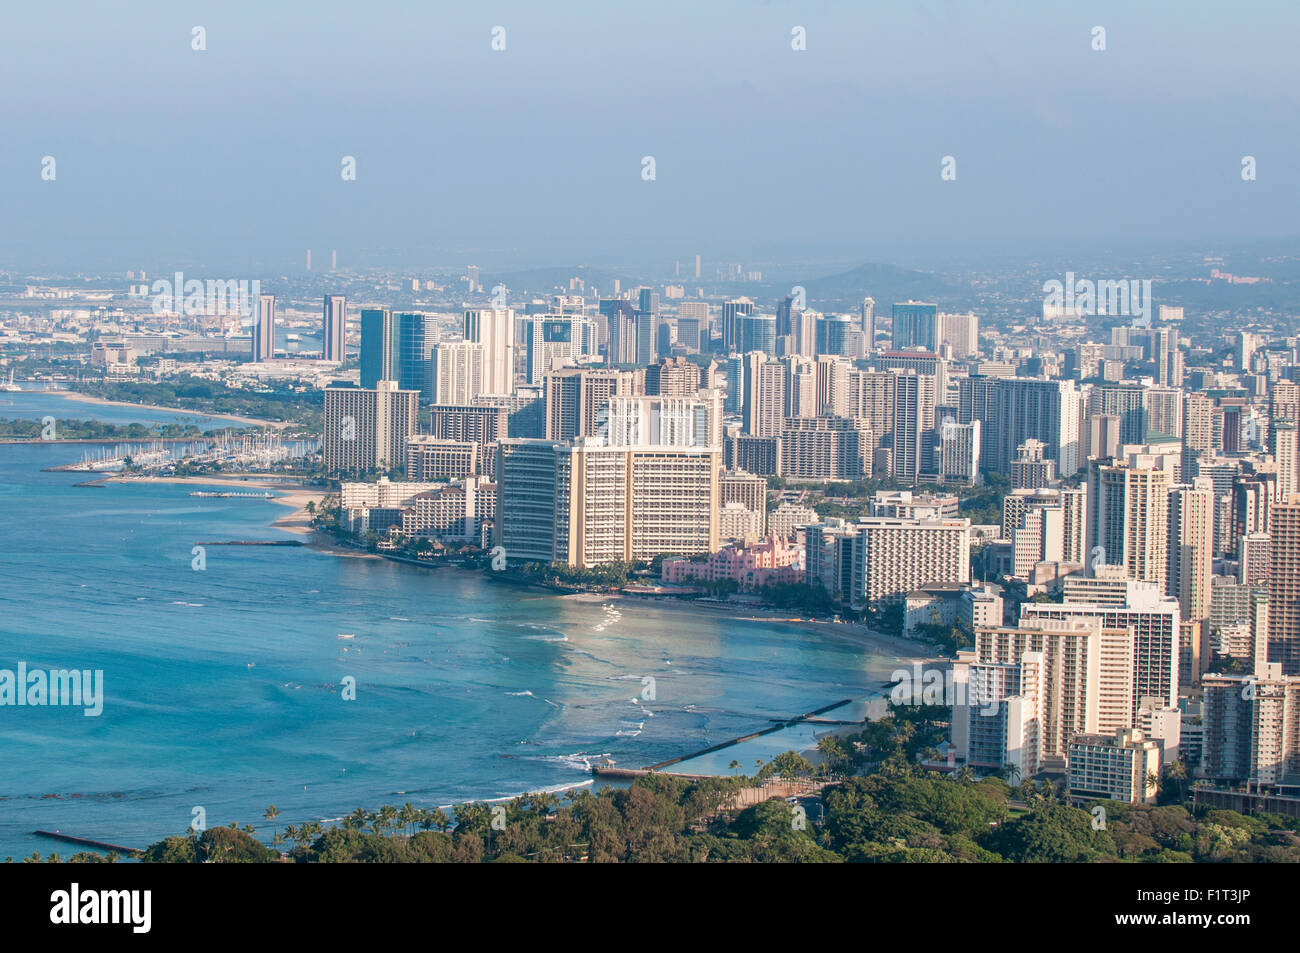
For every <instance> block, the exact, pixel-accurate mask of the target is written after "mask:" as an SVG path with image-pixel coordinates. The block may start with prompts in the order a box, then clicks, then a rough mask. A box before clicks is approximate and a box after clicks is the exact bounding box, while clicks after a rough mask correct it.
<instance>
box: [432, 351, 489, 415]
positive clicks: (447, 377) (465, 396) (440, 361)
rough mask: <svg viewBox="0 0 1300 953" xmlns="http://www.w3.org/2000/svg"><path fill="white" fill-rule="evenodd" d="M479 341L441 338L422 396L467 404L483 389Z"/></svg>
mask: <svg viewBox="0 0 1300 953" xmlns="http://www.w3.org/2000/svg"><path fill="white" fill-rule="evenodd" d="M484 350H485V349H484V347H483V345H482V344H476V343H475V342H473V341H443V342H442V343H440V344H437V345H435V346H434V349H433V356H432V359H431V360H430V361H429V375H428V380H427V381H426V386H425V387H424V389H423V390H424V399H425V400H426V401H429V402H430V403H434V404H455V405H461V406H463V405H466V404H470V403H472V402H473V400H474V398H475V397H477V396H478V395H479V394H481V393H482V392H483V376H484V365H485V364H486V360H485V356H484Z"/></svg>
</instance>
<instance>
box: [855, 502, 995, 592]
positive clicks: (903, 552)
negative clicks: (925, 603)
mask: <svg viewBox="0 0 1300 953" xmlns="http://www.w3.org/2000/svg"><path fill="white" fill-rule="evenodd" d="M853 529H854V531H855V532H856V534H857V536H856V538H855V540H854V545H853V577H854V578H853V589H854V591H853V602H854V604H856V605H863V604H872V603H877V602H884V603H889V602H901V601H902V599H903V597H904V596H905V595H906V594H907V593H908V592H910V591H911V590H913V589H918V588H920V587H921V586H925V585H930V584H931V583H936V582H939V583H942V582H960V583H967V582H970V520H968V519H890V518H888V517H877V516H869V517H864V518H863V519H860V520H859V521H858V522H857V523H855V524H853Z"/></svg>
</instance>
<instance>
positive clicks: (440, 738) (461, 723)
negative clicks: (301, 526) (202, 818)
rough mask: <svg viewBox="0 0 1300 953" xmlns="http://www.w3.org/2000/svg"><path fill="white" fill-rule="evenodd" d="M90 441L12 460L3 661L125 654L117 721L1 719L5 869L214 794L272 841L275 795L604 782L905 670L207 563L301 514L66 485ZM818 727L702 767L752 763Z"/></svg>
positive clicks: (325, 801)
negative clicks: (609, 765) (603, 763)
mask: <svg viewBox="0 0 1300 953" xmlns="http://www.w3.org/2000/svg"><path fill="white" fill-rule="evenodd" d="M6 400H10V401H11V402H12V403H13V404H14V405H18V406H17V410H25V409H29V408H27V407H26V405H27V404H28V402H29V401H30V403H31V404H32V405H36V404H39V405H40V407H39V408H38V410H37V411H36V412H35V415H36V416H41V415H43V414H44V413H47V412H48V413H55V415H56V416H64V417H90V416H92V415H93V416H96V417H99V418H100V419H106V420H110V421H111V422H116V423H126V422H130V421H133V420H140V421H148V420H167V419H172V417H171V416H169V415H167V414H164V413H161V412H147V413H142V412H141V411H138V410H134V409H131V408H108V407H95V406H94V405H89V404H74V405H73V406H71V407H62V406H61V405H62V404H64V403H71V402H68V401H66V398H59V397H57V396H56V395H48V394H47V395H12V394H4V395H0V416H11V417H14V416H19V414H18V413H17V412H16V410H15V407H14V406H10V407H9V408H6V407H5V406H3V404H4V402H5V401H6ZM48 408H53V409H48ZM175 416H177V417H183V416H185V415H183V414H181V415H175ZM83 451H84V447H82V446H67V447H60V446H57V445H54V446H51V445H23V446H3V447H0V526H3V528H4V529H3V535H2V536H0V668H4V669H14V668H16V666H17V663H18V662H20V661H23V662H26V663H27V665H28V668H29V670H30V669H36V668H43V669H61V668H77V669H102V670H103V673H104V695H105V698H104V707H103V713H102V714H101V715H100V716H99V717H86V716H85V715H84V714H83V712H82V710H81V709H79V708H59V707H43V708H42V707H0V858H3V857H4V856H7V855H12V856H14V857H18V856H21V855H23V854H30V853H31V852H32V851H33V850H39V851H41V852H42V853H49V852H52V851H55V850H57V851H59V852H60V853H63V854H66V853H69V852H70V851H69V848H68V845H60V844H56V843H55V842H53V841H50V840H47V839H44V838H38V837H35V836H33V832H34V831H35V830H37V829H48V830H60V831H63V832H64V833H69V834H75V835H78V836H84V837H91V838H95V839H100V840H106V841H110V842H113V843H120V844H125V845H129V846H143V845H146V844H149V843H151V842H153V841H156V840H158V839H160V838H161V837H163V836H165V835H167V834H171V833H180V832H182V831H184V830H185V829H186V828H187V827H188V825H189V824H190V821H191V818H192V817H193V811H194V809H195V808H197V807H201V808H203V810H204V812H205V814H206V820H207V824H208V826H213V825H217V824H227V823H229V822H231V821H238V822H239V823H240V824H245V823H251V824H254V825H256V826H257V828H258V831H259V833H264V834H266V835H267V836H268V837H269V835H270V825H269V823H267V822H265V821H263V820H262V814H263V812H264V811H265V809H266V807H267V806H268V805H270V804H275V805H276V806H277V807H278V808H279V809H280V811H281V817H280V819H279V822H278V823H279V826H280V828H281V829H282V828H283V827H284V825H285V824H298V823H301V822H303V821H306V820H325V819H331V818H337V817H340V816H342V815H344V814H346V813H348V812H349V811H351V810H353V809H354V808H356V807H367V808H377V807H379V806H380V805H382V804H385V803H395V804H401V803H404V802H406V801H410V802H412V803H414V804H416V805H419V806H424V807H435V806H447V805H450V804H452V803H454V802H461V801H465V800H477V799H489V798H501V797H508V796H512V795H517V794H520V793H524V792H527V791H534V790H542V789H548V790H561V789H564V788H567V787H570V786H573V785H578V784H584V783H590V777H589V774H588V773H587V772H588V765H589V763H590V761H591V760H592V759H594V758H597V757H601V756H608V757H612V758H614V759H615V761H616V762H617V763H618V764H619V765H622V766H626V767H640V766H643V765H647V764H652V763H656V762H659V761H662V760H665V759H668V758H672V757H677V756H681V755H684V754H687V753H689V752H692V751H697V750H699V749H701V748H704V747H706V746H708V745H712V744H716V743H719V742H721V741H725V740H728V739H730V738H733V737H737V736H740V735H743V734H747V733H749V732H752V731H755V730H758V729H761V728H764V727H767V726H768V725H769V724H770V723H771V722H770V720H771V719H774V718H788V717H791V716H794V715H797V714H800V713H802V712H806V711H810V710H812V709H814V708H819V707H821V706H823V705H826V704H829V703H831V702H834V701H837V700H839V699H843V698H850V697H853V698H862V697H864V696H866V695H867V694H870V693H872V692H873V691H875V690H876V689H878V688H879V686H880V683H881V682H882V681H883V680H885V679H887V678H888V675H889V672H890V671H891V670H892V669H894V668H896V667H897V666H896V664H895V659H894V656H892V655H881V654H871V653H869V652H868V650H867V649H866V648H864V647H863V646H862V645H861V644H860V643H859V642H857V641H856V640H854V639H852V638H850V637H846V636H842V635H839V634H836V633H833V632H816V633H811V634H810V633H806V632H801V631H795V630H794V629H792V628H791V627H789V626H784V625H781V624H779V623H772V622H752V621H742V620H738V619H734V618H732V617H730V616H729V615H728V614H727V613H724V612H717V611H700V610H691V609H683V608H678V607H671V606H661V605H658V604H654V603H649V602H637V601H630V600H622V601H618V602H616V603H602V602H600V601H587V600H584V599H579V598H573V597H563V596H558V595H555V594H551V593H548V592H545V591H540V590H533V589H527V588H520V587H516V586H512V585H509V584H505V583H503V582H501V581H498V580H494V579H492V578H490V577H488V576H486V575H484V574H479V573H474V572H468V571H461V570H455V569H438V570H428V569H421V568H419V567H412V566H405V565H401V564H396V563H392V562H388V561H385V560H377V559H362V558H350V557H339V556H335V555H331V554H328V553H323V552H317V551H315V550H312V549H310V548H306V547H301V548H290V547H225V546H209V547H208V548H207V551H206V568H205V569H204V570H203V571H196V570H195V569H193V568H192V556H191V549H192V547H193V546H194V544H195V543H196V542H201V541H214V540H228V539H292V538H297V537H294V536H292V535H291V534H288V533H285V532H282V531H278V530H275V529H272V528H271V527H270V525H269V524H270V523H271V522H272V521H273V520H274V519H276V518H278V517H279V516H281V515H283V514H284V513H286V512H287V509H286V507H284V506H282V505H280V504H276V503H272V502H268V501H265V500H256V499H201V498H193V497H190V496H189V493H190V492H191V491H192V490H193V489H195V487H193V486H179V485H168V484H148V485H146V484H115V485H110V486H107V487H104V488H84V487H75V486H74V485H73V484H75V483H77V482H80V481H81V480H83V479H84V478H85V477H84V475H83V474H72V473H42V472H41V468H42V467H45V466H51V465H54V464H58V463H67V462H73V461H75V460H78V459H80V458H81V454H82V453H83ZM340 634H353V635H354V638H352V639H340V638H339V635H340ZM346 676H351V677H352V678H354V679H355V680H356V698H355V700H344V698H343V697H342V696H343V692H342V691H341V683H342V682H343V680H344V678H345V677H346ZM647 677H648V678H651V679H653V689H654V690H653V696H654V697H653V698H648V697H643V696H644V695H648V694H651V693H649V692H647V691H646V687H647V685H648V684H649V683H647V682H645V681H644V680H645V679H646V678H647ZM823 730H824V729H823ZM818 733H820V730H818V731H812V730H808V729H803V728H801V729H791V733H788V734H787V733H786V732H782V733H780V737H778V736H769V737H768V738H767V739H764V740H763V741H762V742H761V743H759V742H755V743H751V745H749V746H742V747H740V748H737V749H735V752H737V753H732V752H729V751H724V752H719V753H718V754H717V755H714V756H711V757H710V758H709V759H704V760H702V761H701V764H700V765H699V767H701V768H703V769H705V770H707V771H716V772H717V773H726V771H727V765H728V764H729V762H730V761H731V760H732V758H738V759H739V760H741V761H742V763H744V764H745V766H746V768H747V769H749V768H752V762H753V760H754V757H755V756H757V757H764V756H770V754H772V753H776V751H769V750H768V749H770V748H773V747H775V748H776V750H777V751H779V750H786V749H787V748H789V747H791V746H796V747H797V746H798V743H799V742H807V743H809V744H811V743H815V742H814V741H811V739H812V738H813V737H814V735H815V734H818ZM786 741H789V742H790V743H786ZM754 751H758V752H760V753H759V754H758V755H754V754H753V752H754ZM692 767H696V766H695V765H693V766H692Z"/></svg>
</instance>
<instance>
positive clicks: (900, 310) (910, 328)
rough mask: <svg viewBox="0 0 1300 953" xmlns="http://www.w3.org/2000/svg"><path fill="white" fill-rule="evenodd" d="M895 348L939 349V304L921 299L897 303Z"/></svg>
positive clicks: (932, 351) (895, 310)
mask: <svg viewBox="0 0 1300 953" xmlns="http://www.w3.org/2000/svg"><path fill="white" fill-rule="evenodd" d="M893 314H894V338H893V341H894V350H900V349H902V348H913V347H919V348H924V349H925V350H926V351H929V352H931V353H938V351H939V306H938V305H937V304H926V303H924V302H921V301H908V302H905V303H900V304H895V305H894V309H893Z"/></svg>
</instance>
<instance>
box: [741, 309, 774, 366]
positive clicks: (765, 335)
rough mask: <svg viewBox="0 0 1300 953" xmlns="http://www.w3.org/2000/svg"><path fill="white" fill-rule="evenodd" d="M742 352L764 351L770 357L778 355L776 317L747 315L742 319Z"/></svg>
mask: <svg viewBox="0 0 1300 953" xmlns="http://www.w3.org/2000/svg"><path fill="white" fill-rule="evenodd" d="M740 350H741V353H744V354H748V353H749V352H750V351H762V352H763V353H764V354H766V355H768V356H769V357H771V356H774V355H775V354H776V315H774V314H747V315H744V316H742V317H741V318H740Z"/></svg>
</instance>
